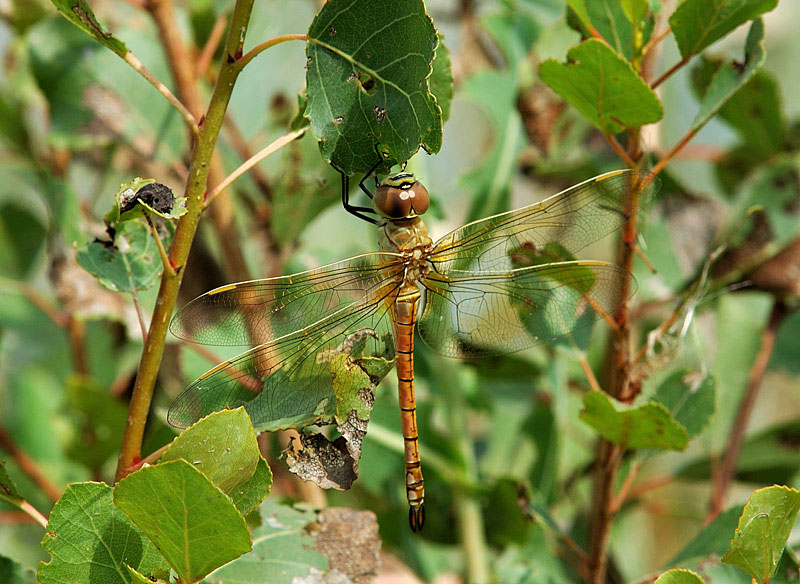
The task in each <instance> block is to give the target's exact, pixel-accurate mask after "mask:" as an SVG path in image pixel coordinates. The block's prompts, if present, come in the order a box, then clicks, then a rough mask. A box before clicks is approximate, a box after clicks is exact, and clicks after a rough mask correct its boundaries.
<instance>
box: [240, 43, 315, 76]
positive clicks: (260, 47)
mask: <svg viewBox="0 0 800 584" xmlns="http://www.w3.org/2000/svg"><path fill="white" fill-rule="evenodd" d="M307 40H308V35H305V34H282V35H280V36H276V37H272V38H271V39H268V40H266V41H264V42H263V43H259V44H257V45H256V46H255V47H253V48H252V49H250V50H249V51H247V54H246V55H244V56H243V57H242V58H241V59H239V60H238V61H237V62H236V66H237V67H239V69H240V70H241V69H244V67H245V66H246V65H247V64H248V63H249V62H250V61H252V60H253V59H254V58H255V57H257V56H258V55H259V54H260V53H262V52H263V51H266V50H267V49H269V48H270V47H274V46H275V45H278V44H280V43H285V42H286V41H307Z"/></svg>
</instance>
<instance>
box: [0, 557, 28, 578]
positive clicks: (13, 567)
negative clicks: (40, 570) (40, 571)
mask: <svg viewBox="0 0 800 584" xmlns="http://www.w3.org/2000/svg"><path fill="white" fill-rule="evenodd" d="M0 584H36V573H35V572H34V571H33V570H31V569H30V568H23V567H22V566H21V565H20V564H18V563H17V562H15V561H14V560H12V559H9V558H5V557H3V556H0Z"/></svg>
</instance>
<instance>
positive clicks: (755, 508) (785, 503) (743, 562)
mask: <svg viewBox="0 0 800 584" xmlns="http://www.w3.org/2000/svg"><path fill="white" fill-rule="evenodd" d="M798 511H800V491H797V490H795V489H790V488H789V487H781V486H778V485H775V486H772V487H766V488H764V489H758V490H757V491H755V492H753V494H752V495H750V498H749V499H748V500H747V504H746V505H745V506H744V511H743V512H742V516H741V517H740V518H739V526H738V527H737V528H736V533H735V535H734V536H733V541H731V546H730V548H728V551H727V552H725V555H724V556H722V561H723V562H725V563H726V564H731V565H733V566H737V567H739V568H741V569H742V570H744V571H745V572H747V573H748V574H750V576H752V577H753V578H755V579H756V580H758V581H759V582H768V581H769V579H770V578H771V577H772V574H773V573H774V572H775V567H776V566H777V565H778V560H780V558H781V554H783V548H784V547H785V546H786V540H788V539H789V533H790V532H791V531H792V527H793V526H794V522H795V520H796V519H797V512H798Z"/></svg>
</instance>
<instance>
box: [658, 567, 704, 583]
mask: <svg viewBox="0 0 800 584" xmlns="http://www.w3.org/2000/svg"><path fill="white" fill-rule="evenodd" d="M655 584H704V581H703V579H702V578H701V577H700V576H698V575H697V574H695V573H694V572H692V571H691V570H681V569H677V570H670V571H669V572H664V573H663V574H661V575H660V576H659V577H658V579H657V580H656V581H655Z"/></svg>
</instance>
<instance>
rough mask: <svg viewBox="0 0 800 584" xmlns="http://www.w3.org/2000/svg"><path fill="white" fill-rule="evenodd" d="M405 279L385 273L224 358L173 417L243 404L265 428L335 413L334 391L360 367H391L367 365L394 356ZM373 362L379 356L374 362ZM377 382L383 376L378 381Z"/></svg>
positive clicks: (183, 422)
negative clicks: (328, 307)
mask: <svg viewBox="0 0 800 584" xmlns="http://www.w3.org/2000/svg"><path fill="white" fill-rule="evenodd" d="M400 284H401V279H400V278H394V279H385V280H383V281H382V282H379V283H377V284H375V285H374V286H373V287H372V288H370V289H368V290H367V292H366V296H365V298H366V299H367V300H366V301H363V302H361V303H359V304H356V305H352V306H347V307H345V308H343V309H340V310H338V311H336V312H334V313H333V314H330V315H329V316H327V317H326V318H323V319H322V320H319V321H317V322H316V323H314V324H312V325H310V326H308V327H306V328H304V329H300V330H296V331H294V332H292V333H290V334H287V335H285V336H282V337H279V338H276V339H273V340H271V341H270V342H268V343H265V344H263V345H260V346H258V347H256V348H254V349H251V350H250V351H247V352H246V353H242V354H241V355H239V356H238V357H234V358H233V359H231V360H229V361H226V362H224V363H220V364H219V365H217V366H216V367H214V368H213V369H211V370H210V371H208V372H207V373H205V374H204V375H202V376H201V377H200V378H199V379H197V380H196V381H195V382H194V383H192V384H191V385H190V386H189V387H187V388H186V389H185V390H184V391H183V393H181V394H180V395H179V396H178V397H177V398H176V399H175V401H174V402H173V403H172V405H171V406H170V409H169V413H168V415H167V420H168V422H169V423H170V424H171V425H173V426H176V427H179V428H185V427H187V426H189V425H190V424H192V423H194V422H196V421H197V420H199V419H200V418H202V417H203V416H206V415H208V414H210V413H211V412H214V411H217V410H220V409H223V408H236V407H239V406H244V407H245V409H246V410H247V412H248V413H249V414H250V416H251V418H252V420H253V425H254V426H255V427H256V428H258V429H261V430H276V429H279V428H286V427H289V426H292V425H295V424H299V423H301V422H307V423H311V422H313V420H314V419H315V417H316V416H318V415H320V414H322V413H323V412H328V411H330V409H329V408H331V407H333V411H334V412H335V411H336V409H335V408H336V403H337V402H336V399H337V395H336V393H335V392H336V390H337V388H338V389H340V390H341V387H342V383H343V381H342V380H341V379H340V380H339V381H336V379H337V377H338V378H345V377H348V376H350V375H352V373H353V369H354V368H355V367H361V368H362V370H363V371H365V372H367V373H368V374H369V375H370V376H377V377H378V378H380V377H381V376H383V375H385V374H386V371H388V368H387V369H385V370H383V371H381V372H380V373H377V371H378V369H379V368H376V367H369V366H368V363H367V361H369V360H370V359H372V360H374V359H376V358H377V359H383V360H384V361H383V362H384V363H386V362H390V361H391V360H393V359H394V355H395V353H394V351H395V345H394V340H393V326H392V323H393V320H392V314H393V306H394V301H395V299H396V298H397V293H398V290H399V288H400ZM373 364H374V362H373ZM373 381H375V382H377V379H373Z"/></svg>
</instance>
